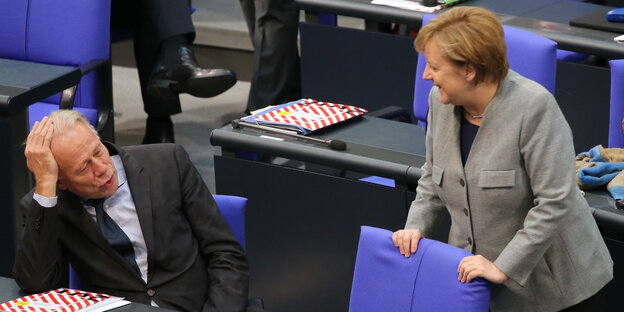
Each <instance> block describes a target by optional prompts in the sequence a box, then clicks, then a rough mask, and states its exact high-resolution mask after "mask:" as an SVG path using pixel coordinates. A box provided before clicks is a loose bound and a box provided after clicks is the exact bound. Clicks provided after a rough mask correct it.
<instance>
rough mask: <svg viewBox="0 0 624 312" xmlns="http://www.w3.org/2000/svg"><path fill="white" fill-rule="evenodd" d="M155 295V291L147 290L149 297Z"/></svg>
mask: <svg viewBox="0 0 624 312" xmlns="http://www.w3.org/2000/svg"><path fill="white" fill-rule="evenodd" d="M155 294H156V291H155V290H153V289H148V290H147V295H148V296H150V297H154V295H155Z"/></svg>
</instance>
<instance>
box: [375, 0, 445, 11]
mask: <svg viewBox="0 0 624 312" xmlns="http://www.w3.org/2000/svg"><path fill="white" fill-rule="evenodd" d="M371 3H372V4H379V5H387V6H391V7H395V8H401V9H406V10H412V11H418V12H424V13H433V12H435V11H437V10H440V9H442V8H443V7H444V6H443V5H436V6H433V7H427V6H424V5H422V4H420V3H418V1H414V0H373V1H372V2H371Z"/></svg>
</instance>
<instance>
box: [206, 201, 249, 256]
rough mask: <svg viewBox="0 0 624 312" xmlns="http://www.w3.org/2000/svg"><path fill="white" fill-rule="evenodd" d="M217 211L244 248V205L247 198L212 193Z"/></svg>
mask: <svg viewBox="0 0 624 312" xmlns="http://www.w3.org/2000/svg"><path fill="white" fill-rule="evenodd" d="M213 197H214V199H215V201H216V202H217V206H219V211H221V215H222V216H223V218H224V219H225V222H227V224H228V225H229V226H230V229H232V232H233V233H234V236H236V239H237V240H238V243H239V244H241V246H242V247H243V249H245V206H246V205H247V198H245V197H239V196H231V195H213Z"/></svg>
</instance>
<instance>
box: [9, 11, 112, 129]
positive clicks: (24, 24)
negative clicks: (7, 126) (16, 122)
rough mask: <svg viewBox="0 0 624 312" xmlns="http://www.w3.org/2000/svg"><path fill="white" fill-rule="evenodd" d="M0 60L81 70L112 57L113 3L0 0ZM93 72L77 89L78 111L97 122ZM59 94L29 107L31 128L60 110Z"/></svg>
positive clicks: (95, 89) (96, 94)
mask: <svg viewBox="0 0 624 312" xmlns="http://www.w3.org/2000/svg"><path fill="white" fill-rule="evenodd" d="M0 12H2V13H3V18H2V19H0V29H2V31H1V32H0V42H2V44H0V58H9V59H16V60H25V61H32V62H38V63H46V64H54V65H65V66H76V67H78V66H80V65H83V64H84V63H86V62H88V61H90V60H93V59H102V60H106V59H108V58H109V51H110V49H109V46H110V38H109V33H110V0H98V1H83V0H63V1H47V0H30V1H0ZM97 83H98V82H97V81H96V79H95V72H91V73H89V74H87V75H85V76H84V77H83V78H82V80H81V83H80V84H79V86H78V89H77V90H76V97H75V100H74V107H76V108H81V109H79V110H80V111H81V112H83V114H85V115H86V116H87V118H89V120H90V121H91V123H92V124H94V125H95V124H96V122H97V108H98V104H99V103H98V101H97V99H98V96H99V94H98V93H97V87H96V86H97ZM59 99H60V95H58V94H57V95H55V96H52V97H50V98H47V99H45V100H43V101H42V102H39V103H35V104H33V105H31V106H30V108H29V113H30V114H31V116H32V118H30V123H31V127H32V125H33V124H34V121H37V120H40V119H41V117H43V116H45V115H47V114H48V113H49V112H50V111H52V110H55V109H58V103H59Z"/></svg>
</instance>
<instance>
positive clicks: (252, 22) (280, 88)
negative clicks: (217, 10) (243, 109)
mask: <svg viewBox="0 0 624 312" xmlns="http://www.w3.org/2000/svg"><path fill="white" fill-rule="evenodd" d="M240 4H241V8H242V10H243V14H244V15H245V21H246V22H247V27H248V28H249V34H250V36H251V40H252V43H253V46H254V59H253V64H254V65H253V76H252V79H251V87H250V90H249V100H248V102H247V112H249V111H253V110H256V109H259V108H263V107H266V106H269V105H277V104H282V103H285V102H288V101H292V100H296V99H299V98H300V97H301V76H300V68H299V52H298V48H297V33H298V24H299V11H298V10H295V8H294V6H293V1H292V0H240Z"/></svg>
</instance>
